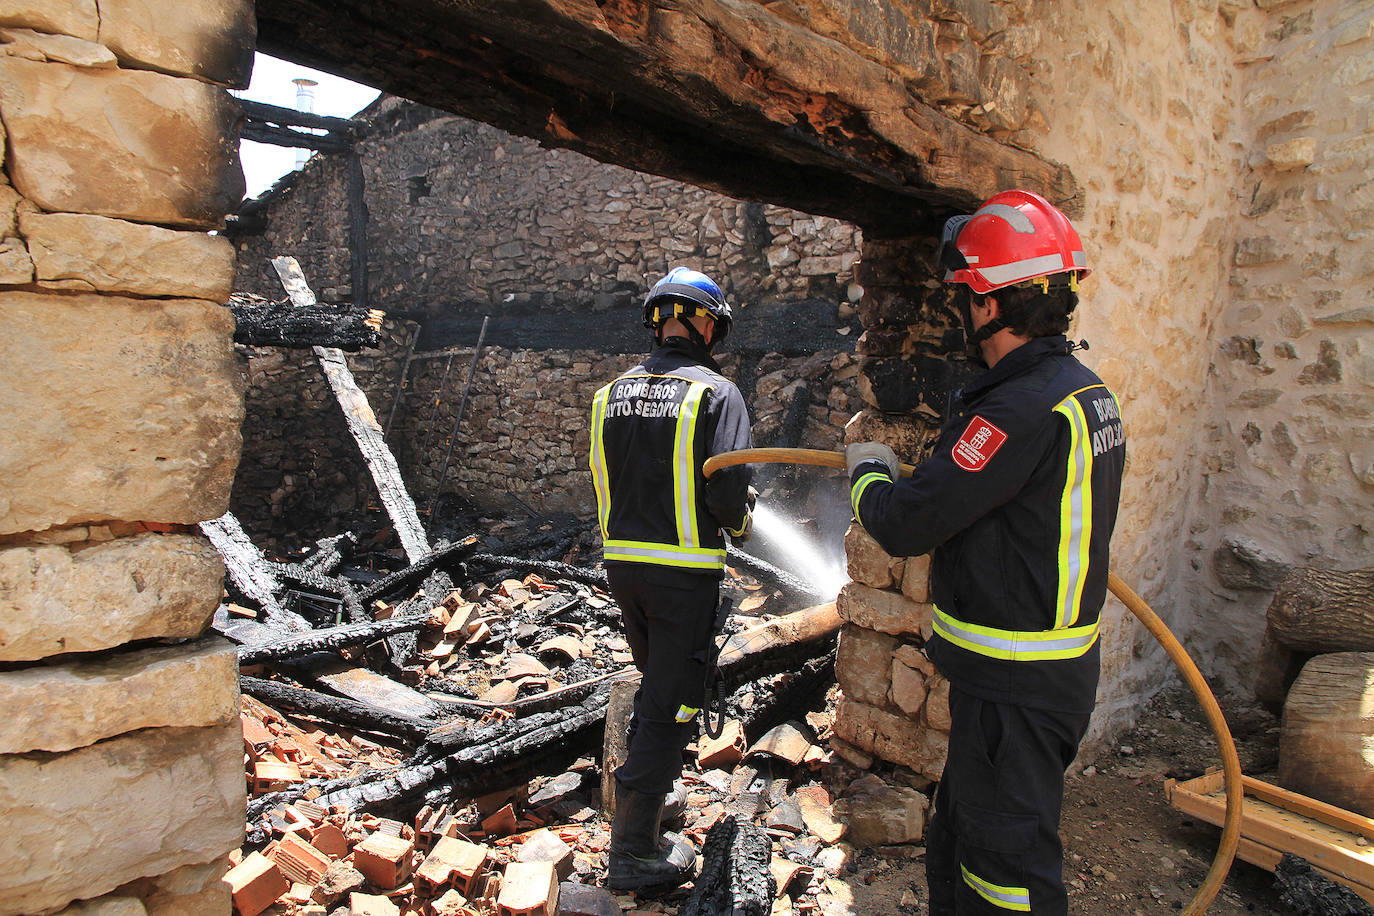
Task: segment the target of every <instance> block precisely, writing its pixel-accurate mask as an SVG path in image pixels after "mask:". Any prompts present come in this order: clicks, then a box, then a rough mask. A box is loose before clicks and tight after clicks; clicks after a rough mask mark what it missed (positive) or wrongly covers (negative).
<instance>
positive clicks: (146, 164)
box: [0, 57, 244, 229]
mask: <svg viewBox="0 0 1374 916" xmlns="http://www.w3.org/2000/svg"><path fill="white" fill-rule="evenodd" d="M0 106H3V108H4V112H5V128H6V131H7V132H8V134H9V158H8V164H9V172H10V180H11V181H12V182H13V183H14V187H15V189H16V190H18V191H19V192H20V193H21V194H23V195H24V196H25V197H27V198H28V199H30V200H32V201H33V202H34V203H36V204H38V206H39V207H40V208H42V209H44V210H49V211H57V212H64V213H92V214H97V215H101V216H111V217H116V218H119V219H127V220H132V221H134V222H144V223H158V224H161V225H167V226H185V227H191V228H201V229H212V228H215V227H217V226H219V225H221V224H222V223H223V220H224V214H226V213H228V212H230V211H231V210H233V209H235V208H236V207H237V206H238V203H239V201H240V200H241V199H242V198H243V189H244V183H243V172H242V170H241V169H240V168H239V165H238V143H237V139H238V138H237V130H238V128H237V124H238V118H239V107H238V104H237V103H236V102H235V101H234V99H233V98H232V97H231V96H230V95H229V94H228V93H227V92H225V91H224V90H223V89H220V88H218V87H215V86H210V85H207V84H206V83H202V82H199V81H197V80H191V79H179V78H177V77H172V76H164V75H162V74H160V73H150V72H146V71H136V70H90V69H83V68H78V67H71V66H68V65H66V64H55V63H40V62H36V61H30V60H23V59H20V58H17V57H5V58H0ZM78 175H79V176H81V178H80V180H79V181H78V180H74V177H75V176H78Z"/></svg>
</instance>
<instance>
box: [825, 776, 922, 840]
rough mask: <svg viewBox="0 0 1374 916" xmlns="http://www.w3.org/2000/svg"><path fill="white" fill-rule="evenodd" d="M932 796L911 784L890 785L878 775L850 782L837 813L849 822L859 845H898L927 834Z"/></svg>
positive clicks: (838, 803) (851, 835)
mask: <svg viewBox="0 0 1374 916" xmlns="http://www.w3.org/2000/svg"><path fill="white" fill-rule="evenodd" d="M929 808H930V799H929V798H927V797H926V796H925V795H924V794H922V793H920V792H918V791H916V790H915V789H913V788H910V787H909V786H890V785H888V784H887V783H885V782H883V781H882V780H881V779H879V778H878V777H877V776H873V775H869V776H863V777H860V778H859V779H856V780H854V782H852V783H850V785H849V788H848V789H846V790H845V797H844V798H841V799H840V800H839V801H837V802H835V813H836V814H838V815H840V816H841V817H843V818H844V819H845V820H846V822H847V823H848V824H849V842H851V843H853V844H854V845H855V846H860V847H862V846H895V845H898V844H901V843H915V842H918V841H919V840H920V839H921V838H922V837H923V836H925V830H926V811H927V810H929Z"/></svg>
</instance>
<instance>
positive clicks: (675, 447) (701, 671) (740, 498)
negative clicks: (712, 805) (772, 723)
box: [591, 267, 753, 891]
mask: <svg viewBox="0 0 1374 916" xmlns="http://www.w3.org/2000/svg"><path fill="white" fill-rule="evenodd" d="M732 319H733V315H732V311H731V308H730V305H729V303H727V302H726V301H725V295H724V293H722V292H721V289H720V287H719V286H718V285H716V283H715V282H714V281H713V280H711V278H710V277H708V276H706V275H705V274H703V273H701V272H700V271H696V270H691V269H689V268H686V267H676V268H674V269H673V270H671V271H669V273H668V274H667V275H666V276H665V277H663V279H661V280H659V281H658V283H656V284H654V287H653V289H651V290H650V291H649V295H648V296H647V297H646V298H645V300H644V324H645V326H646V327H648V328H651V329H652V330H653V334H654V343H655V347H654V350H653V352H651V353H650V354H649V356H648V357H647V358H646V359H645V360H644V361H643V362H641V363H640V364H639V365H637V366H635V367H634V368H633V369H631V370H629V371H628V372H626V373H624V374H623V375H621V376H620V377H619V378H617V379H616V380H615V381H613V382H611V383H610V384H609V385H607V386H605V387H604V388H602V389H601V390H599V391H598V392H597V393H596V396H595V397H594V398H593V406H592V427H591V469H592V482H593V485H594V487H595V489H596V500H597V508H598V512H599V517H600V522H601V537H602V543H603V555H604V557H605V563H606V578H607V580H608V581H609V584H610V588H611V593H612V594H613V595H614V596H615V599H616V601H617V602H618V603H619V605H620V609H621V615H622V619H623V621H624V625H625V636H626V639H627V641H628V642H629V644H630V652H631V654H632V655H633V656H634V663H635V667H636V668H638V669H639V672H640V674H641V675H642V680H641V682H640V687H639V690H638V692H637V693H636V694H635V701H634V713H633V716H632V718H631V721H630V740H629V748H628V753H627V755H626V759H625V762H624V763H623V764H622V765H621V766H620V767H618V768H617V769H616V770H615V773H614V778H615V817H614V820H613V822H612V825H611V844H610V851H609V866H610V867H609V875H608V878H607V885H608V886H610V887H611V888H614V889H615V890H622V891H629V890H640V891H654V890H664V889H669V888H673V887H677V886H678V885H680V884H682V883H683V882H684V881H686V880H688V879H689V878H691V876H692V869H693V866H694V865H695V863H696V853H695V851H694V850H693V849H692V847H691V845H690V844H689V843H688V842H687V841H686V840H684V839H682V838H681V837H678V836H676V835H674V834H664V833H663V832H662V830H661V823H662V821H663V820H664V803H665V799H666V797H667V796H668V795H669V793H671V792H673V789H674V781H675V780H676V779H677V777H678V776H680V775H681V773H682V752H683V750H684V749H685V748H686V746H687V743H688V742H689V741H690V740H691V739H692V737H693V736H694V734H695V732H696V722H695V720H696V716H697V713H698V712H700V706H701V705H702V698H703V693H704V689H705V685H706V675H707V667H708V664H707V659H708V656H709V651H708V650H709V649H710V646H711V641H712V639H713V636H714V634H713V632H712V630H713V627H714V623H715V617H716V607H717V604H718V602H719V600H720V581H721V579H722V578H723V577H724V571H725V551H726V535H727V534H728V535H729V536H730V537H731V538H733V539H735V540H743V539H745V538H747V537H748V535H749V529H750V524H751V518H752V517H751V514H750V512H751V509H752V507H753V495H752V490H751V488H750V486H749V477H750V474H749V471H748V470H746V469H745V468H743V467H737V468H730V469H727V470H724V471H721V472H718V473H716V474H713V475H712V476H711V477H710V479H707V478H706V477H705V476H703V474H702V472H701V466H702V464H703V463H704V462H705V461H706V459H707V458H709V457H711V456H712V455H715V454H718V453H720V452H728V451H734V450H736V449H741V448H749V447H751V444H752V437H751V434H750V429H749V415H748V411H747V410H746V408H745V404H744V398H743V397H742V396H741V395H740V392H739V389H738V388H736V387H735V384H734V383H733V382H731V381H730V380H729V379H727V378H725V376H724V375H723V374H722V373H721V369H720V366H719V365H718V364H717V363H716V361H715V360H714V358H713V357H712V355H711V353H712V350H713V349H714V348H715V347H716V346H717V345H718V344H719V343H720V342H721V341H723V340H724V339H725V337H726V335H727V334H728V333H729V332H730V327H731V324H732ZM606 778H610V774H607V777H606Z"/></svg>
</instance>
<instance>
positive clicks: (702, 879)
mask: <svg viewBox="0 0 1374 916" xmlns="http://www.w3.org/2000/svg"><path fill="white" fill-rule="evenodd" d="M701 858H702V866H701V875H700V876H698V878H697V880H696V881H695V882H694V883H693V885H692V896H691V898H690V899H689V900H688V901H687V905H686V906H684V907H683V908H682V916H768V914H769V913H771V912H772V910H773V897H774V894H775V892H776V888H777V881H776V879H774V877H773V873H772V872H771V871H770V870H769V867H768V866H769V864H770V862H771V861H772V858H773V852H772V845H771V843H770V841H769V839H768V834H766V833H764V831H763V829H762V828H760V827H759V826H757V825H756V824H754V823H753V822H751V821H749V820H747V819H745V818H742V817H740V816H739V815H735V814H732V815H730V816H729V817H724V818H721V819H720V820H719V821H716V823H715V824H714V825H713V826H712V827H711V829H710V831H709V832H707V834H706V843H705V845H704V846H703V847H702V850H701Z"/></svg>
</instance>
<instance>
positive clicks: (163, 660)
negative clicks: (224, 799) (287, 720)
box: [0, 636, 239, 754]
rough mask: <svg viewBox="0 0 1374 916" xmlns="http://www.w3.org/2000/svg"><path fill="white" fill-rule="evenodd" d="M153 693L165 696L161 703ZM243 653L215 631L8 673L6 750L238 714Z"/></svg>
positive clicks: (1, 689) (2, 701) (0, 678)
mask: <svg viewBox="0 0 1374 916" xmlns="http://www.w3.org/2000/svg"><path fill="white" fill-rule="evenodd" d="M149 697H157V698H158V700H157V702H155V703H150V702H148V698H149ZM238 698H239V690H238V655H237V652H236V651H235V649H234V646H233V645H232V644H231V643H229V642H228V641H226V640H224V639H222V638H220V637H218V636H208V637H206V638H204V639H200V640H197V641H196V642H193V643H187V644H183V645H179V646H161V647H157V648H152V649H144V650H134V651H130V652H120V653H117V654H115V655H110V656H101V657H99V658H95V659H92V660H89V661H87V660H82V659H78V660H76V661H72V662H67V663H64V664H60V665H49V666H43V667H37V668H24V669H19V670H15V671H4V672H0V706H3V707H4V708H6V709H22V710H24V715H23V716H10V717H8V718H6V719H2V720H0V754H22V753H25V752H28V751H51V752H57V751H67V750H71V749H72V748H78V747H85V746H87V745H90V744H94V743H95V742H97V741H100V740H102V739H105V738H110V737H113V736H114V735H122V734H124V733H126V732H131V731H135V730H137V729H140V728H158V727H162V726H182V727H192V726H197V727H198V726H206V725H219V724H221V723H223V722H229V721H231V720H234V719H236V718H237V713H238V705H239V704H238Z"/></svg>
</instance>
